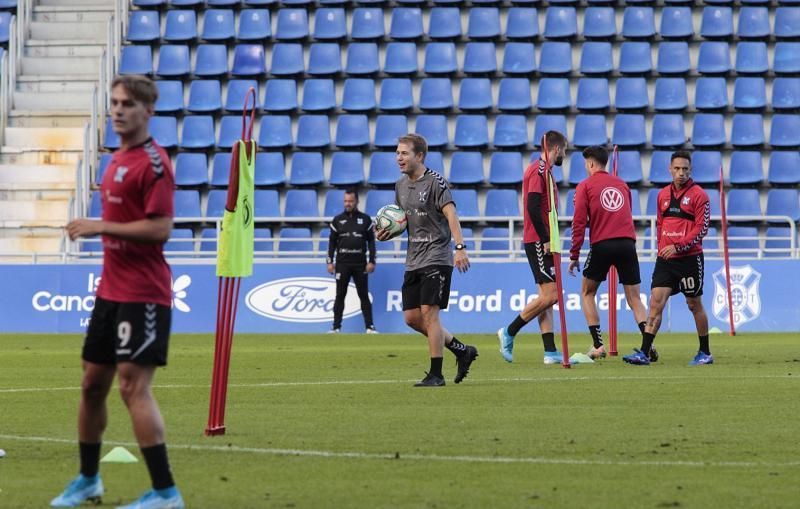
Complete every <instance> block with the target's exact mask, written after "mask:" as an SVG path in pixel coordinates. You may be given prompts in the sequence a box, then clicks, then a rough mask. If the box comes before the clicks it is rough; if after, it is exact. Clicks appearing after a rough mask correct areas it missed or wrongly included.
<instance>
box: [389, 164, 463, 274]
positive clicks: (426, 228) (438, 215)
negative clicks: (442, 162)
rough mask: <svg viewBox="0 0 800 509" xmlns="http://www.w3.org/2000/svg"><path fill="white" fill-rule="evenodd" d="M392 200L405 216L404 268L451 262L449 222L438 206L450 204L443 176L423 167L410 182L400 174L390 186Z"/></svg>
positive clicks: (414, 268)
mask: <svg viewBox="0 0 800 509" xmlns="http://www.w3.org/2000/svg"><path fill="white" fill-rule="evenodd" d="M394 190H395V200H396V201H397V204H398V205H399V206H400V207H401V208H402V209H403V210H405V211H406V215H407V217H408V251H407V252H406V270H416V269H420V268H422V267H429V266H431V265H450V266H452V265H453V251H452V249H451V248H450V237H451V232H450V225H449V224H448V223H447V218H446V217H445V215H444V214H442V207H444V206H445V205H447V204H448V203H453V204H455V202H453V196H452V195H451V194H450V186H449V185H448V183H447V181H446V180H445V179H444V177H443V176H441V175H439V174H438V173H436V172H435V171H432V170H429V169H427V168H426V169H425V173H423V174H422V176H421V177H420V178H419V179H418V180H416V181H414V182H412V181H411V179H409V178H408V176H406V175H403V176H402V177H400V180H398V181H397V183H395V185H394Z"/></svg>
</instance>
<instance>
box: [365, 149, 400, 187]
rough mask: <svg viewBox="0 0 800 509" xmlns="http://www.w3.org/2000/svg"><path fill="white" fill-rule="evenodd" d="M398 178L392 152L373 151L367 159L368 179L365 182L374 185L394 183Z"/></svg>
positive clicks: (398, 172)
mask: <svg viewBox="0 0 800 509" xmlns="http://www.w3.org/2000/svg"><path fill="white" fill-rule="evenodd" d="M398 178H400V170H399V169H398V167H397V161H396V156H395V154H394V152H373V153H372V155H371V156H370V159H369V179H367V182H368V183H370V184H372V185H374V186H376V185H387V184H394V183H395V182H397V179H398Z"/></svg>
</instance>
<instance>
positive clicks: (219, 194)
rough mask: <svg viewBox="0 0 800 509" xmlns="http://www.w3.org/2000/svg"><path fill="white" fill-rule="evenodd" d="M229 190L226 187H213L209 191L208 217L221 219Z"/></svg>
mask: <svg viewBox="0 0 800 509" xmlns="http://www.w3.org/2000/svg"><path fill="white" fill-rule="evenodd" d="M227 194H228V191H227V190H224V189H212V190H211V191H209V192H208V201H207V202H206V214H205V215H206V217H208V218H212V219H219V218H221V217H222V216H223V215H224V213H225V202H226V201H227Z"/></svg>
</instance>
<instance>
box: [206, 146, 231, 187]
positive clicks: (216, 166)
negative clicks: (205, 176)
mask: <svg viewBox="0 0 800 509" xmlns="http://www.w3.org/2000/svg"><path fill="white" fill-rule="evenodd" d="M230 172H231V153H230V152H217V153H216V154H214V159H213V161H212V162H211V182H210V184H211V185H212V186H214V187H228V181H229V179H230Z"/></svg>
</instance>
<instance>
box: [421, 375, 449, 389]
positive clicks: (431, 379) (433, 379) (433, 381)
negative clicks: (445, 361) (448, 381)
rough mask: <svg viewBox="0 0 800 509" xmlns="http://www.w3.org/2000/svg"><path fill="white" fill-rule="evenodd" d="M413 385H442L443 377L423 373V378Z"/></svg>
mask: <svg viewBox="0 0 800 509" xmlns="http://www.w3.org/2000/svg"><path fill="white" fill-rule="evenodd" d="M414 387H444V377H441V376H437V375H432V374H430V373H425V378H423V379H422V380H420V381H419V382H417V383H415V384H414Z"/></svg>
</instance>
